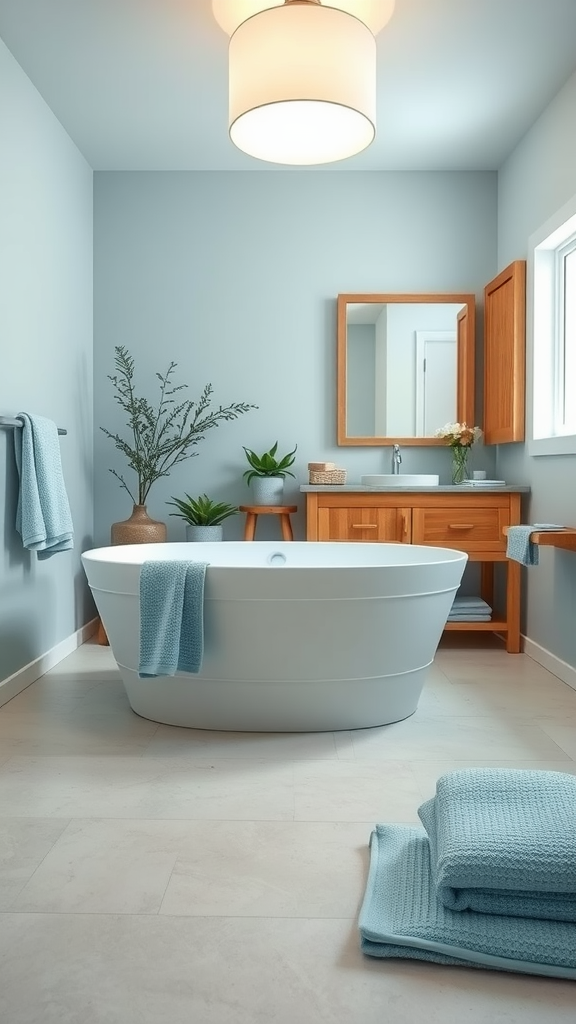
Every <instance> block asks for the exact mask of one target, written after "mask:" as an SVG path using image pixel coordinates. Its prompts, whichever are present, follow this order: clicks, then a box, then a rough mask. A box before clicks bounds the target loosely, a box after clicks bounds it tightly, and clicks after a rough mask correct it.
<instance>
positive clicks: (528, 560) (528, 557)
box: [506, 526, 539, 565]
mask: <svg viewBox="0 0 576 1024" xmlns="http://www.w3.org/2000/svg"><path fill="white" fill-rule="evenodd" d="M534 530H535V527H534V526H509V527H508V543H507V545H506V557H507V558H513V559H514V561H515V562H521V563H522V565H538V562H539V555H538V545H537V544H533V543H532V541H531V540H530V534H531V533H533V532H534Z"/></svg>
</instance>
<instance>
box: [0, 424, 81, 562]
mask: <svg viewBox="0 0 576 1024" xmlns="http://www.w3.org/2000/svg"><path fill="white" fill-rule="evenodd" d="M16 419H18V420H20V422H21V423H22V428H21V429H20V428H19V427H17V428H16V429H15V430H14V452H15V455H16V465H17V467H18V475H19V477H20V488H19V491H18V506H17V508H16V529H17V531H18V533H19V534H20V536H21V537H22V544H23V546H24V547H25V548H26V550H27V551H36V552H37V554H38V558H40V559H45V558H50V557H51V556H52V555H55V554H57V552H59V551H69V550H70V548H72V547H74V541H73V538H74V528H73V524H72V515H71V512H70V504H69V502H68V495H67V494H66V487H65V485H64V476H63V473H62V461H61V458H60V442H59V440H58V427H57V426H56V424H55V423H53V422H52V420H48V419H45V417H44V416H30V415H29V414H28V413H24V412H21V413H18V416H17V417H16Z"/></svg>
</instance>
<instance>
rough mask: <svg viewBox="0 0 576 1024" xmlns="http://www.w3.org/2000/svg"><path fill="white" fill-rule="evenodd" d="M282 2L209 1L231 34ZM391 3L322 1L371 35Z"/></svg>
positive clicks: (376, 0) (383, 0)
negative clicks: (346, 15) (355, 19)
mask: <svg viewBox="0 0 576 1024" xmlns="http://www.w3.org/2000/svg"><path fill="white" fill-rule="evenodd" d="M323 2H324V0H323ZM283 3H284V0H212V10H213V12H214V17H215V18H216V21H217V22H218V24H219V25H220V27H221V28H223V29H224V31H225V32H227V33H228V35H229V36H231V35H232V34H233V33H234V32H235V31H236V29H237V28H238V26H239V25H241V24H242V22H243V21H246V19H247V18H251V17H252V15H253V14H258V13H259V12H260V11H265V10H267V9H268V8H269V7H281V6H282V5H283ZM395 3H396V0H325V4H326V6H328V5H329V6H330V7H337V8H338V10H340V11H346V12H347V13H348V14H353V15H354V16H355V17H356V18H360V21H363V22H364V24H365V25H367V26H368V28H369V29H370V31H371V32H373V33H374V35H376V33H377V32H380V30H381V29H383V28H384V25H386V24H387V22H389V21H390V18H391V17H392V14H393V13H394V5H395Z"/></svg>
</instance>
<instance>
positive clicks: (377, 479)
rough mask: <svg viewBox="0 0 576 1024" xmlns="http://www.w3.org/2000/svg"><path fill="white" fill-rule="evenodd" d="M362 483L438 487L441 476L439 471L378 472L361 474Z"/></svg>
mask: <svg viewBox="0 0 576 1024" xmlns="http://www.w3.org/2000/svg"><path fill="white" fill-rule="evenodd" d="M360 483H361V484H362V485H363V486H364V487H438V484H439V483H440V477H439V476H438V474H437V473H398V474H396V473H376V474H373V475H372V476H361V477H360Z"/></svg>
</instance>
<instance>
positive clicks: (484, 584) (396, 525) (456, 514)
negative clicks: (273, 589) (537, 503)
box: [302, 487, 527, 654]
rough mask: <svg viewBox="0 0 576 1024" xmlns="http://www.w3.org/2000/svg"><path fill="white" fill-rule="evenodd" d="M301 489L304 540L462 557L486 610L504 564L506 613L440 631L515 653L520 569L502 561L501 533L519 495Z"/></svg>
mask: <svg viewBox="0 0 576 1024" xmlns="http://www.w3.org/2000/svg"><path fill="white" fill-rule="evenodd" d="M302 489H303V490H306V539H307V540H315V541H326V540H330V541H345V540H346V541H357V542H360V543H361V542H365V543H366V542H368V543H369V542H374V541H394V542H396V543H402V544H428V545H430V546H435V547H444V548H455V549H456V550H457V551H465V552H466V553H467V554H468V558H469V560H470V561H471V562H480V563H481V567H480V592H481V596H482V597H483V598H484V600H485V601H487V602H488V604H489V605H490V606H491V607H492V608H493V609H494V608H495V595H494V565H495V563H497V562H500V563H505V564H506V609H505V614H504V615H503V616H497V615H496V613H495V617H494V618H493V619H492V620H491V621H490V622H448V623H447V624H446V629H447V630H470V631H482V632H494V633H501V634H503V635H504V636H505V638H506V650H507V651H508V652H509V653H510V654H518V653H519V651H520V568H521V566H520V563H519V562H513V561H509V560H508V559H507V558H506V537H505V535H504V529H505V528H506V527H507V526H515V525H517V524H518V523H520V522H521V508H520V502H521V494H522V491H523V490H527V488H522V489H520V490H518V491H512V490H507V489H506V490H504V489H503V488H502V489H499V490H494V491H484V492H482V493H479V492H478V491H472V492H470V493H469V492H465V491H455V490H454V488H446V489H445V490H443V489H439V490H434V491H404V490H402V491H400V490H396V491H378V492H375V491H339V492H334V491H327V490H321V489H317V490H312V489H310V490H308V489H307V488H304V487H303V488H302Z"/></svg>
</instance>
